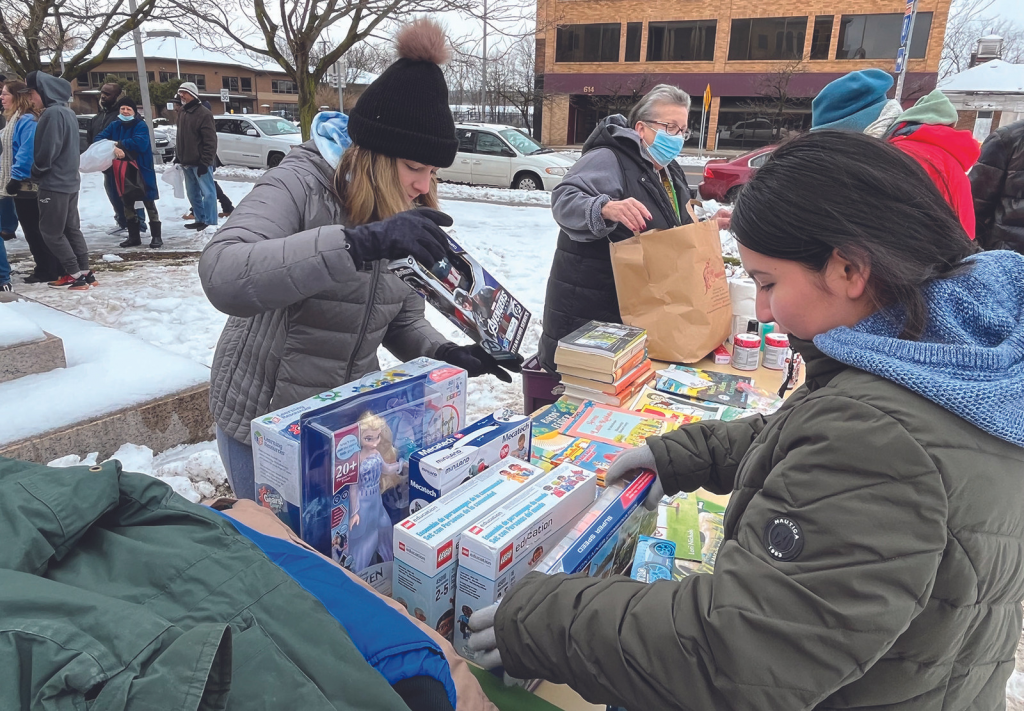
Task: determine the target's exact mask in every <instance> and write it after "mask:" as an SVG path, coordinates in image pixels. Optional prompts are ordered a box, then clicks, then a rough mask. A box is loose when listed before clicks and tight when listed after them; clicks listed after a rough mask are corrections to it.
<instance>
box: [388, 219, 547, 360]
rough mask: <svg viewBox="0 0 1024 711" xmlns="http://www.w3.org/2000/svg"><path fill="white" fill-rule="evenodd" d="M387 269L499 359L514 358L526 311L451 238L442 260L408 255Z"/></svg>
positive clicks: (527, 317) (520, 340)
mask: <svg viewBox="0 0 1024 711" xmlns="http://www.w3.org/2000/svg"><path fill="white" fill-rule="evenodd" d="M388 269H390V270H391V271H392V272H394V273H395V274H396V275H397V276H398V277H400V278H401V279H402V280H403V281H405V283H406V284H408V285H409V286H411V287H412V288H413V289H414V290H415V291H417V292H418V293H419V294H420V295H421V296H422V297H423V298H424V299H426V300H427V302H428V303H429V304H430V305H431V306H433V307H434V308H435V309H437V310H438V311H440V312H441V313H442V314H444V315H445V316H446V317H447V318H448V320H449V321H451V322H452V323H454V324H455V325H456V326H458V327H459V329H461V330H462V331H463V332H464V333H465V334H466V335H467V336H469V337H470V338H472V339H473V340H474V341H476V342H477V343H479V344H480V345H481V346H482V347H483V348H484V350H485V351H487V352H488V353H490V354H491V355H492V356H494V357H495V358H496V359H498V360H514V359H515V356H516V353H518V352H519V347H520V346H521V345H522V342H523V336H524V335H525V334H526V327H527V325H528V324H529V323H530V312H529V311H527V310H526V307H525V306H523V304H522V303H521V302H520V301H519V300H517V299H516V298H515V297H514V296H512V295H511V294H510V293H508V290H506V289H505V288H504V287H503V286H502V285H501V284H499V283H498V280H497V279H495V278H494V277H493V276H491V274H490V273H489V272H488V271H487V270H486V269H484V268H483V267H481V266H480V264H479V262H477V261H476V260H475V259H473V257H471V256H470V255H469V254H468V253H467V252H466V251H465V250H464V249H463V248H462V247H460V246H459V245H458V243H456V242H455V240H453V239H452V238H451V237H450V236H449V237H448V254H447V256H446V258H445V259H443V260H441V261H440V262H438V263H437V264H434V265H433V266H431V267H429V268H428V267H425V266H423V265H422V264H420V263H419V262H417V261H416V260H415V259H413V258H412V257H406V258H405V259H398V260H395V261H392V262H391V263H389V264H388Z"/></svg>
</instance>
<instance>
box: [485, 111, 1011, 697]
mask: <svg viewBox="0 0 1024 711" xmlns="http://www.w3.org/2000/svg"><path fill="white" fill-rule="evenodd" d="M732 227H733V229H734V230H735V233H736V239H737V241H738V242H739V243H740V252H741V256H742V258H743V263H744V266H745V267H746V269H747V271H748V272H749V273H750V275H751V276H752V277H753V278H754V280H755V281H756V282H757V285H758V295H757V316H758V319H759V320H761V321H775V322H777V323H778V324H779V327H780V328H782V329H783V330H785V331H787V332H788V333H789V334H790V335H791V339H792V342H793V343H794V344H795V347H796V349H797V350H798V351H799V352H800V353H801V354H802V355H803V357H804V359H805V361H806V363H807V381H806V383H805V384H804V385H803V386H801V387H800V388H799V389H798V390H797V391H796V392H794V393H793V395H792V396H791V397H790V398H789V399H788V400H787V401H786V402H785V404H784V405H783V406H782V408H781V409H780V410H779V411H778V412H777V413H776V414H774V415H771V416H768V417H762V416H759V415H758V416H753V417H748V418H745V419H742V420H736V421H733V422H718V421H702V422H696V423H692V424H688V425H684V426H683V427H681V428H680V429H679V430H677V431H675V432H671V433H669V434H667V435H664V436H662V437H654V438H651V439H649V440H648V441H647V445H646V446H644V447H641V448H639V449H634V450H628V451H627V452H625V453H623V454H622V455H621V456H620V457H619V458H618V459H617V460H616V462H615V463H614V464H613V465H612V467H611V468H610V470H609V471H608V474H607V477H606V480H607V481H608V482H609V483H614V482H616V481H620V480H623V479H626V478H629V477H632V476H633V475H635V474H636V472H637V471H638V470H640V469H650V470H654V471H655V472H656V473H657V482H658V484H657V486H656V487H655V490H654V491H652V493H651V494H650V495H649V496H648V498H647V501H646V502H645V503H646V504H647V505H648V507H649V508H650V507H652V506H655V505H656V504H657V502H658V501H659V500H660V499H661V496H662V495H663V494H664V493H666V492H667V493H675V492H679V491H694V490H696V489H697V488H698V487H703V488H705V489H707V490H709V491H712V492H715V493H718V494H726V493H731V494H732V496H731V499H730V503H729V507H728V509H727V511H726V513H725V525H724V542H723V544H722V547H721V550H720V551H719V553H718V558H717V561H716V564H715V570H714V574H713V575H707V574H694V575H690V576H689V577H685V578H683V579H681V580H679V581H662V582H657V583H654V584H652V585H648V584H643V583H640V582H637V581H633V580H625V579H621V578H619V579H609V580H597V579H593V578H588V577H578V576H576V577H569V576H565V575H552V576H545V575H540V574H536V573H534V574H532V575H530V576H527V577H526V578H524V579H523V580H522V581H521V582H520V583H519V584H518V585H516V586H515V587H514V588H513V589H512V590H511V591H510V592H509V593H508V594H507V595H506V596H505V598H504V599H503V600H502V602H501V604H500V605H498V606H497V607H496V608H494V607H492V608H487V609H485V610H481V611H479V612H477V613H476V615H474V617H473V618H472V620H471V621H470V626H471V629H473V630H474V634H473V637H472V638H471V640H470V646H471V648H474V649H477V650H479V652H480V656H479V657H478V661H481V662H483V663H484V664H486V665H488V666H490V665H494V664H497V663H499V662H500V663H502V664H504V666H505V669H506V671H507V672H508V673H509V674H511V675H512V676H514V677H519V678H533V677H542V678H545V679H549V680H552V681H556V682H564V683H568V684H569V685H571V686H572V687H574V688H575V689H576V690H577V691H579V692H580V693H581V694H582V695H583V696H584V697H585V698H586V699H588V700H589V701H592V702H603V703H609V704H615V705H621V706H627V707H629V708H636V709H641V708H643V709H655V708H657V709H682V708H686V709H703V710H710V709H835V708H846V709H850V708H868V707H870V708H872V709H896V708H899V709H901V710H902V711H908V710H909V711H913V710H917V709H922V710H923V709H938V708H942V709H948V710H950V711H952V710H953V709H962V710H966V709H975V710H977V709H1002V708H1004V706H1005V694H1006V691H1005V689H1006V681H1007V679H1008V678H1009V676H1010V674H1011V672H1012V671H1013V668H1014V650H1015V648H1016V646H1017V641H1018V638H1019V637H1020V632H1021V606H1020V603H1021V599H1022V598H1024V507H1022V506H1021V501H1022V499H1024V476H1022V474H1024V256H1022V255H1019V254H1016V253H1013V252H983V253H974V247H973V246H972V243H971V242H970V241H969V240H967V239H965V238H964V233H963V228H962V227H961V225H960V223H959V221H958V220H957V219H956V217H955V215H954V214H953V212H952V209H951V208H950V207H949V205H948V204H947V203H946V202H945V200H944V199H943V198H942V195H941V194H940V193H939V191H938V189H937V188H936V187H935V185H934V184H933V183H932V182H931V181H930V180H929V179H928V176H927V175H926V174H925V172H924V170H923V169H922V168H921V167H920V166H919V165H918V164H917V163H915V162H914V161H913V160H912V159H911V158H909V157H907V156H906V155H904V154H902V153H901V152H900V151H898V150H897V149H895V148H893V147H892V146H889V145H886V144H883V143H881V142H879V141H877V140H875V139H873V138H870V137H867V136H863V135H858V134H854V133H840V132H834V131H822V132H820V133H817V132H816V133H813V134H809V135H806V136H803V137H800V138H798V139H796V140H794V141H792V142H790V143H788V144H786V145H784V146H782V147H780V148H779V149H778V150H777V151H776V152H775V154H774V155H773V157H772V158H771V159H770V160H769V161H768V162H767V163H766V164H765V166H764V167H763V168H762V169H761V170H759V171H758V174H757V175H756V176H755V177H754V179H753V180H752V181H751V182H750V183H749V184H748V186H747V187H746V188H745V189H744V191H743V193H742V194H741V196H740V199H739V201H738V203H737V205H736V211H735V214H734V216H733V219H732Z"/></svg>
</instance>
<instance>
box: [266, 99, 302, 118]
mask: <svg viewBox="0 0 1024 711" xmlns="http://www.w3.org/2000/svg"><path fill="white" fill-rule="evenodd" d="M271 113H273V114H274V115H275V116H280V117H282V118H286V119H288V120H289V121H295V120H296V119H298V118H299V105H298V104H282V103H278V102H276V101H275V102H274V109H273V111H272V112H271Z"/></svg>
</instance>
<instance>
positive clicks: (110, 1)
mask: <svg viewBox="0 0 1024 711" xmlns="http://www.w3.org/2000/svg"><path fill="white" fill-rule="evenodd" d="M157 1H158V0H140V2H139V4H138V8H137V9H136V10H135V11H134V12H132V11H131V10H129V8H128V3H127V0H0V61H2V62H3V63H4V64H6V65H7V66H8V67H9V68H10V69H11V70H13V71H14V72H17V73H18V74H20V75H21V76H25V75H26V74H28V73H29V72H33V71H39V70H47V71H52V70H53V69H60V75H61V76H63V77H64V78H65V79H72V78H74V77H76V76H78V75H79V74H81V73H83V72H88V71H89V70H91V69H93V68H94V67H96V66H98V65H100V64H102V63H103V62H104V61H106V59H107V56H108V55H109V54H110V51H111V50H112V49H114V47H115V46H116V45H117V43H118V42H120V41H121V39H122V38H123V37H124V36H125V35H127V34H128V33H129V32H131V31H132V30H133V29H134V28H135V27H137V26H139V25H140V24H141V23H142V21H143V20H147V19H150V18H151V17H153V16H154V11H155V10H156V9H157ZM168 17H173V14H171V15H168Z"/></svg>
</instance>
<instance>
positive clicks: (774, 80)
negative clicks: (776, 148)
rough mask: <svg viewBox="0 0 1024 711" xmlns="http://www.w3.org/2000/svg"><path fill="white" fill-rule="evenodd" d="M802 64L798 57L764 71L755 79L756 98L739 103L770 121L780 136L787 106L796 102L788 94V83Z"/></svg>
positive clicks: (789, 106)
mask: <svg viewBox="0 0 1024 711" xmlns="http://www.w3.org/2000/svg"><path fill="white" fill-rule="evenodd" d="M802 68H803V64H802V62H801V60H799V59H792V60H789V61H788V62H786V63H785V64H783V65H780V66H779V67H778V68H776V69H774V70H773V71H770V72H765V73H764V74H762V75H760V76H759V77H758V79H757V83H756V85H755V86H756V88H755V91H756V92H757V98H756V99H748V100H746V101H744V102H742V103H741V104H740V107H741V108H742V109H744V110H745V111H749V112H750V113H753V114H755V115H757V116H759V117H764V118H767V119H768V120H769V121H771V122H772V127H773V129H772V130H773V131H774V132H775V133H777V134H778V137H779V138H781V137H782V132H783V123H784V119H785V113H786V109H787V108H791V107H792V106H794V105H795V104H796V102H795V100H794V99H793V97H792V96H791V95H790V89H789V84H790V82H791V81H792V79H793V76H794V75H796V74H799V73H800V72H801V71H802Z"/></svg>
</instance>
